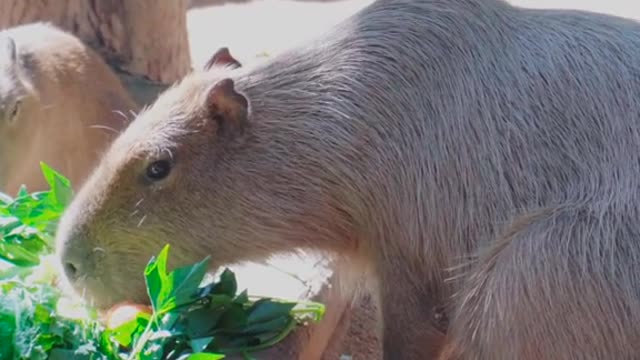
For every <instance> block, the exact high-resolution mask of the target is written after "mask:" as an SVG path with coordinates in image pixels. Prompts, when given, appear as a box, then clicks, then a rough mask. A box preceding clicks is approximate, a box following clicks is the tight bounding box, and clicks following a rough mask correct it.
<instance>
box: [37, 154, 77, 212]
mask: <svg viewBox="0 0 640 360" xmlns="http://www.w3.org/2000/svg"><path fill="white" fill-rule="evenodd" d="M40 168H41V169H42V174H43V175H44V178H45V180H46V181H47V184H49V187H50V188H51V194H52V195H53V198H54V199H55V201H56V202H57V204H58V206H60V207H62V208H64V207H66V206H67V205H68V204H69V203H70V202H71V199H72V198H73V191H72V189H71V182H70V181H69V179H67V178H66V177H64V176H62V175H61V174H60V173H58V172H57V171H55V170H54V169H52V168H51V167H50V166H49V165H47V164H45V163H44V162H40Z"/></svg>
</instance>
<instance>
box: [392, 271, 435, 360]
mask: <svg viewBox="0 0 640 360" xmlns="http://www.w3.org/2000/svg"><path fill="white" fill-rule="evenodd" d="M397 269H398V268H394V269H390V270H389V271H387V272H385V274H384V275H383V277H382V282H381V285H380V292H381V302H380V304H381V306H382V318H383V355H384V359H385V360H392V359H393V360H395V359H403V360H405V359H406V360H418V359H420V360H429V359H436V358H437V354H438V353H439V352H440V347H441V346H442V344H443V342H444V334H443V333H442V332H441V331H439V330H438V329H437V328H436V327H435V326H434V323H433V319H434V311H435V308H436V307H435V306H434V303H433V302H430V301H425V298H426V299H428V298H429V295H428V294H425V296H424V297H417V296H416V294H417V293H418V294H420V293H421V292H420V291H419V292H416V290H415V288H414V287H413V286H414V285H413V284H411V281H410V280H409V279H412V278H416V276H415V274H402V273H397V272H396V270H397Z"/></svg>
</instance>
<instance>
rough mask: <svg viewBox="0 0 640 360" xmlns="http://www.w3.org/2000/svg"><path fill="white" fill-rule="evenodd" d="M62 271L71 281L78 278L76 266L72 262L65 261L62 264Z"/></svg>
mask: <svg viewBox="0 0 640 360" xmlns="http://www.w3.org/2000/svg"><path fill="white" fill-rule="evenodd" d="M63 268H64V273H65V275H67V278H69V280H71V281H75V280H76V279H77V278H78V266H77V265H76V264H74V263H73V262H70V261H67V262H65V263H64V265H63Z"/></svg>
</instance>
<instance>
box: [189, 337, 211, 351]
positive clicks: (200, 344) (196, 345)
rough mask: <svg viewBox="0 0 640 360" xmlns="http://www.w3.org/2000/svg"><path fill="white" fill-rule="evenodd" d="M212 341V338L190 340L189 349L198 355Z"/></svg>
mask: <svg viewBox="0 0 640 360" xmlns="http://www.w3.org/2000/svg"><path fill="white" fill-rule="evenodd" d="M212 340H213V336H209V337H204V338H199V339H193V340H191V349H192V350H193V351H194V352H195V353H199V352H201V351H204V349H206V348H207V346H209V344H210V343H211V341H212Z"/></svg>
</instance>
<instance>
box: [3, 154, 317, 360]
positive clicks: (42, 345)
mask: <svg viewBox="0 0 640 360" xmlns="http://www.w3.org/2000/svg"><path fill="white" fill-rule="evenodd" d="M42 172H43V174H44V177H45V179H46V180H47V183H48V184H49V186H50V189H49V190H48V191H43V192H34V193H29V192H28V191H27V189H26V188H24V187H22V188H21V189H20V191H19V193H18V194H17V196H16V197H15V198H13V197H10V196H7V195H5V194H2V193H0V236H1V237H0V260H2V263H3V264H4V265H2V264H0V265H1V266H0V360H5V359H7V360H9V359H11V360H13V359H16V360H17V359H20V360H22V359H51V360H57V359H82V360H84V359H105V360H107V359H108V360H116V359H117V360H122V359H136V360H156V359H158V360H159V359H182V360H184V359H188V360H212V359H222V358H224V356H225V354H226V355H228V354H242V355H244V357H245V358H251V355H250V353H252V352H255V351H257V350H261V349H265V348H269V347H271V346H273V345H275V344H276V343H278V342H279V341H281V340H283V339H284V338H285V337H286V336H287V335H288V334H289V333H290V332H291V330H293V329H294V328H295V327H296V326H298V325H300V324H303V323H304V322H307V321H318V320H320V319H321V318H322V316H323V314H324V307H323V306H322V305H321V304H317V303H305V304H303V303H294V302H286V301H278V300H274V299H268V298H262V299H251V298H250V297H249V296H248V294H247V291H246V290H245V291H242V292H240V293H238V289H237V284H236V279H235V275H234V274H233V272H231V271H230V270H228V269H225V270H224V271H223V272H222V273H221V275H220V276H219V278H218V279H217V281H209V282H207V281H205V276H206V275H207V269H208V262H209V258H208V257H207V258H205V259H203V260H202V261H201V262H199V263H196V264H193V265H190V266H185V267H181V268H177V269H174V270H172V271H168V269H167V259H168V256H169V250H170V247H169V245H167V246H165V247H164V249H163V250H162V251H161V252H160V253H159V254H158V255H157V256H155V257H153V258H152V259H150V260H149V262H148V264H147V267H146V269H145V272H144V276H145V279H146V284H147V293H148V295H149V299H150V303H151V310H150V311H149V312H145V311H137V314H135V315H134V316H132V318H131V319H129V320H128V321H126V322H124V323H122V324H118V325H117V326H114V327H113V328H110V327H109V326H108V324H107V325H105V324H103V322H102V321H100V319H99V316H98V314H97V312H96V311H95V310H94V309H91V308H90V307H88V306H86V305H85V304H84V303H82V302H80V301H79V300H78V299H77V298H75V297H69V296H67V295H66V294H64V293H63V292H62V291H61V290H60V289H59V288H58V287H56V276H57V275H56V272H55V270H54V267H53V266H52V264H53V262H52V261H53V255H52V254H53V251H54V249H53V239H54V234H55V229H56V226H57V222H58V219H59V217H60V216H61V214H62V212H63V211H64V209H65V208H66V206H67V205H68V204H69V202H70V200H71V198H72V195H73V192H72V188H71V185H70V183H69V180H68V179H66V178H65V177H64V176H62V175H61V174H59V173H58V172H56V171H55V170H53V169H52V168H50V167H49V166H47V165H46V164H42Z"/></svg>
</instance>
